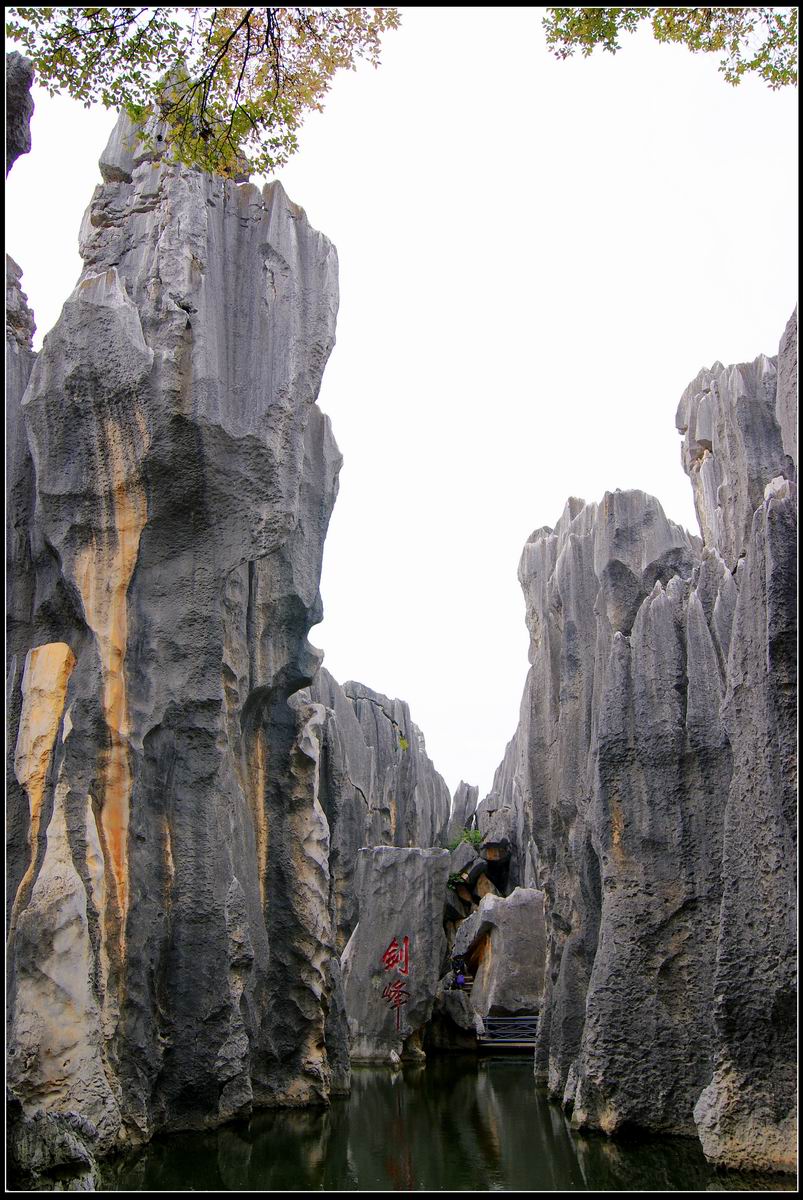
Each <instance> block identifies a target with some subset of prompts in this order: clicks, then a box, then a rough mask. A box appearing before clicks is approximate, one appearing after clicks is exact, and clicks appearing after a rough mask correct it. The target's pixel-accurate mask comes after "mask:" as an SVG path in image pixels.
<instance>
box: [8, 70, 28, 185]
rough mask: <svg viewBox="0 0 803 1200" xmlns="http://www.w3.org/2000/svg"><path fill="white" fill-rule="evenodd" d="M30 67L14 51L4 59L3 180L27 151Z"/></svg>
mask: <svg viewBox="0 0 803 1200" xmlns="http://www.w3.org/2000/svg"><path fill="white" fill-rule="evenodd" d="M32 84H33V65H32V63H31V61H30V59H27V58H23V56H22V55H21V54H19V53H18V52H17V51H16V50H12V51H11V53H10V54H7V55H6V178H8V173H9V171H10V170H11V168H12V167H13V166H14V163H15V162H16V161H17V159H18V158H19V156H20V155H21V154H29V153H30V149H31V117H32V116H33V96H32V95H31V86H32Z"/></svg>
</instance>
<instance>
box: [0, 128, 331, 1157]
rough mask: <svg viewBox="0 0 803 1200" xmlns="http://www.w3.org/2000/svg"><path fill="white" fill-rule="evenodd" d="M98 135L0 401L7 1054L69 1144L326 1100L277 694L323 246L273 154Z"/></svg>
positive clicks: (303, 722) (322, 321)
mask: <svg viewBox="0 0 803 1200" xmlns="http://www.w3.org/2000/svg"><path fill="white" fill-rule="evenodd" d="M119 142H120V139H119V138H118V139H117V141H115V139H114V138H113V139H112V142H111V143H110V147H109V148H107V152H106V154H105V155H104V163H105V171H104V175H105V178H107V179H109V180H110V182H107V183H105V184H104V185H102V186H99V187H98V188H96V190H95V194H94V197H93V199H92V202H91V204H90V207H89V209H88V211H87V214H86V217H85V219H84V223H83V226H82V230H81V239H80V244H81V253H82V256H83V259H84V264H85V265H84V270H83V274H82V277H81V279H80V281H79V283H78V285H77V287H76V288H75V290H74V292H73V294H72V295H71V296H70V298H69V299H68V300H67V302H66V303H65V305H64V308H63V311H62V315H61V317H60V319H59V321H58V322H57V324H56V326H55V327H54V329H53V330H52V331H51V332H50V333H49V334H48V336H47V338H46V340H45V345H44V348H43V350H42V351H41V353H40V354H39V355H38V357H37V358H36V362H35V364H33V370H32V371H31V370H30V365H29V366H28V373H30V379H29V380H28V379H27V376H26V373H25V371H22V370H21V371H19V372H18V375H19V387H18V388H17V391H18V392H19V394H18V395H17V394H16V393H15V396H14V399H13V401H12V411H13V415H12V417H11V418H10V424H11V425H12V426H13V430H12V431H13V434H14V445H15V449H14V453H13V454H12V456H11V457H10V459H9V468H10V478H9V487H10V494H11V495H12V496H13V497H14V502H13V504H12V509H11V511H10V514H9V515H10V520H11V521H12V537H11V538H10V539H9V545H10V558H9V562H10V565H11V572H10V573H11V592H12V597H13V603H12V609H13V648H12V649H13V653H12V660H11V670H10V674H9V686H10V694H11V717H12V719H11V747H12V754H14V751H16V753H15V756H14V758H13V760H12V763H11V767H10V770H11V773H12V779H13V783H14V787H15V788H16V789H17V792H16V793H15V797H14V798H13V801H12V804H11V808H10V820H11V825H12V830H11V835H10V849H11V854H10V865H11V871H10V876H11V879H10V887H11V888H12V891H11V894H10V902H12V903H13V901H14V897H15V896H17V895H18V896H19V899H18V901H17V903H16V906H15V907H14V924H13V927H12V930H11V935H10V940H9V949H8V957H9V982H10V987H9V1005H10V1010H11V1015H12V1021H11V1035H10V1044H9V1051H10V1059H9V1061H10V1069H9V1084H10V1086H11V1088H12V1090H13V1092H14V1094H15V1096H16V1097H17V1098H18V1099H19V1101H20V1102H21V1105H22V1113H23V1116H24V1118H25V1119H28V1118H32V1117H33V1115H34V1114H35V1113H36V1112H37V1111H38V1110H39V1109H44V1110H45V1112H46V1113H48V1114H50V1115H51V1116H52V1117H53V1118H54V1119H59V1120H61V1119H62V1118H63V1119H64V1120H66V1119H67V1117H66V1116H65V1114H67V1113H69V1112H77V1113H80V1114H81V1117H82V1118H85V1119H86V1123H85V1126H83V1127H82V1128H83V1133H82V1134H81V1137H82V1138H83V1139H84V1141H85V1142H86V1143H87V1144H88V1145H89V1146H90V1148H91V1149H92V1151H93V1152H96V1151H101V1152H104V1151H106V1150H108V1149H109V1148H111V1147H113V1146H115V1145H120V1144H123V1143H125V1142H132V1141H134V1142H136V1141H138V1140H142V1139H143V1138H147V1137H149V1136H151V1134H152V1133H153V1132H154V1131H155V1130H158V1129H178V1128H199V1127H203V1126H205V1125H210V1124H214V1123H216V1122H219V1121H221V1120H225V1119H228V1118H230V1117H232V1116H235V1115H239V1114H242V1113H247V1112H248V1111H249V1110H250V1109H251V1107H252V1106H254V1105H257V1104H303V1103H310V1102H323V1103H325V1102H327V1100H328V1096H329V1092H330V1084H331V1071H330V1067H329V1063H328V1061H327V1049H326V1046H327V1016H328V1013H329V1010H330V999H331V990H332V988H333V986H335V983H334V982H333V981H334V980H336V979H337V973H336V972H333V970H332V968H331V959H332V955H333V953H334V936H333V929H332V921H331V917H330V912H329V896H330V886H331V881H330V876H329V866H328V855H329V830H328V826H327V821H326V818H325V816H324V813H323V811H322V809H321V806H320V804H319V802H318V799H317V796H318V789H319V764H318V755H319V737H320V721H321V719H322V714H323V710H322V709H321V708H320V707H319V706H316V705H309V704H301V706H300V707H299V706H298V703H297V702H296V701H295V700H291V698H292V697H293V696H294V694H295V693H297V692H298V691H299V689H303V688H304V687H306V686H307V685H308V684H309V683H310V682H311V680H312V679H313V677H314V675H315V673H316V671H317V669H318V666H319V663H320V654H319V653H318V652H317V651H314V650H313V649H312V647H311V646H310V645H309V643H308V641H307V632H308V630H309V629H310V627H311V626H312V625H313V624H314V623H316V622H317V621H319V620H320V618H321V614H322V609H321V602H320V595H319V579H320V568H321V557H322V548H323V539H324V537H325V534H326V529H327V525H328V521H329V516H330V513H331V510H332V506H333V504H334V499H335V496H336V493H337V475H338V471H339V468H340V462H341V459H340V455H339V452H338V450H337V447H336V445H335V443H334V439H333V437H332V433H331V428H330V425H329V421H328V419H327V418H326V417H324V416H323V415H322V414H321V413H320V411H319V410H318V408H317V406H316V404H315V400H316V397H317V394H318V390H319V387H320V382H321V376H322V373H323V369H324V366H325V364H326V361H327V358H328V356H329V353H330V351H331V349H332V346H333V344H334V330H335V317H336V311H337V303H338V288H337V258H336V254H335V251H334V248H333V247H332V245H331V244H330V243H329V242H328V241H327V240H326V238H324V237H323V236H322V235H320V234H318V233H316V232H315V231H314V230H313V229H312V228H311V227H310V226H309V224H308V222H307V219H306V217H305V215H304V212H303V210H301V209H300V208H298V207H297V206H296V205H294V204H292V203H291V202H290V201H289V200H288V198H287V197H286V195H285V194H284V192H283V190H282V188H281V186H280V185H279V184H278V183H272V184H269V185H267V186H266V187H265V188H264V189H263V190H262V191H261V192H260V191H259V189H257V188H256V187H254V186H252V185H250V184H245V185H242V186H237V185H236V184H233V183H229V182H225V181H224V180H222V179H213V178H211V177H209V176H205V175H203V174H201V173H199V172H197V171H194V170H188V169H186V168H183V167H179V166H178V165H176V164H174V163H169V162H166V161H154V160H153V159H152V158H151V157H149V156H148V155H147V154H146V153H144V154H142V155H141V156H140V157H139V158H138V160H137V162H136V163H134V162H133V160H131V155H129V156H128V157H127V158H126V157H125V155H122V152H121V151H120V150H119V146H117V143H119ZM115 146H117V149H115ZM115 155H118V157H119V158H120V161H119V162H117V159H116V158H115ZM110 157H111V158H112V159H115V162H114V163H112V168H113V169H111V168H110V167H109V163H108V162H107V160H108V159H109V158H110ZM115 164H116V165H115ZM18 277H19V272H18V271H17V273H16V276H14V274H13V272H12V273H11V274H10V275H9V286H10V287H11V289H12V291H14V294H15V297H16V295H17V293H18ZM15 288H16V291H15ZM20 295H21V294H20ZM15 311H19V312H20V313H21V314H22V317H24V316H25V311H27V310H24V308H23V301H22V300H20V301H19V302H18V303H17V307H16V309H15ZM25 324H26V322H25V321H24V320H21V321H17V322H16V323H12V328H11V333H10V335H9V338H10V340H8V345H9V353H12V352H13V353H14V354H15V355H16V357H17V358H19V356H20V354H21V353H23V354H24V353H25V351H24V348H23V346H22V345H21V344H20V343H19V340H18V336H17V331H18V328H19V330H20V331H21V334H20V336H23V335H24V329H23V326H24V325H25ZM23 340H25V339H24V337H23ZM11 342H13V343H14V346H13V347H12V346H11ZM28 344H29V342H28ZM30 357H31V359H32V357H33V356H30ZM14 361H16V359H15V360H14ZM26 385H27V386H26ZM23 391H24V398H23V396H22V392H23ZM15 404H16V406H17V407H16V408H15V407H14V405H15ZM26 570H27V571H29V573H30V575H31V576H32V584H29V583H27V582H26V578H25V571H26ZM26 656H27V657H26ZM22 664H26V665H25V668H24V670H23V665H22ZM59 731H60V732H59ZM330 1042H331V1044H332V1045H333V1046H335V1043H334V1042H332V1040H331V1037H330ZM335 1050H336V1052H337V1054H338V1055H340V1058H339V1059H338V1066H337V1073H338V1080H339V1086H341V1088H342V1086H344V1085H345V1086H347V1082H348V1081H347V1067H346V1071H345V1074H344V1070H343V1064H342V1061H340V1059H342V1054H340V1048H339V1047H337V1046H335ZM344 1080H345V1084H344ZM48 1119H50V1118H48Z"/></svg>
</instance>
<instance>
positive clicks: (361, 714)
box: [309, 668, 450, 950]
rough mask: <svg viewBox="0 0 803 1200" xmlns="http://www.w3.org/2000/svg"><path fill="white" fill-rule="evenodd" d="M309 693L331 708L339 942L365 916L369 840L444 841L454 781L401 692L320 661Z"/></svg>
mask: <svg viewBox="0 0 803 1200" xmlns="http://www.w3.org/2000/svg"><path fill="white" fill-rule="evenodd" d="M309 694H310V696H311V697H312V698H313V699H314V700H315V701H316V702H318V703H319V704H322V705H324V706H325V708H326V718H325V721H324V725H323V731H322V738H323V752H322V761H321V785H320V797H321V803H322V805H323V808H324V810H325V812H326V815H327V818H328V820H329V825H330V829H331V840H332V844H331V859H330V864H331V875H332V887H333V903H334V915H335V922H336V939H337V945H338V949H339V950H342V949H343V947H344V946H345V944H346V942H347V941H348V939H349V937H350V936H351V934H352V932H353V930H354V927H355V926H356V924H357V922H358V921H359V919H360V918H359V891H358V888H357V882H356V879H355V869H356V864H357V854H358V852H359V850H360V848H361V847H363V846H380V845H385V846H421V847H430V846H440V845H441V844H442V841H443V838H444V834H445V830H446V823H447V821H448V818H449V804H450V798H449V789H448V787H447V785H446V782H445V781H444V779H443V778H442V777H441V776H440V775H439V774H438V772H437V771H436V770H435V767H434V765H433V763H432V761H431V760H430V758H429V756H428V755H427V752H426V745H425V742H424V737H423V734H422V733H421V731H420V730H419V728H418V727H417V726H416V725H415V724H414V723H413V721H412V719H411V717H410V709H409V707H408V705H407V704H405V703H404V702H403V701H401V700H390V699H389V698H388V697H387V696H383V695H381V694H380V693H379V692H374V691H372V690H371V689H370V688H367V687H365V686H364V685H363V684H360V683H346V684H344V685H343V686H342V687H341V685H340V684H338V683H337V681H336V680H335V679H334V678H333V677H332V676H331V675H330V674H329V672H328V671H326V669H325V668H322V669H321V670H320V671H319V673H318V675H317V676H316V677H315V680H314V682H313V684H312V687H311V688H310V693H309Z"/></svg>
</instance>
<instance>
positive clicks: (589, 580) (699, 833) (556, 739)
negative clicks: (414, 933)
mask: <svg viewBox="0 0 803 1200" xmlns="http://www.w3.org/2000/svg"><path fill="white" fill-rule="evenodd" d="M796 326H797V322H796V318H795V317H793V319H792V321H790V323H789V325H788V326H787V329H786V331H785V333H784V335H783V338H782V341H781V347H780V351H779V354H778V357H777V359H776V358H770V357H768V356H766V355H760V356H759V357H758V358H757V359H756V360H755V361H754V362H752V363H742V364H738V365H736V366H731V367H723V366H722V365H721V364H720V363H715V364H714V366H713V367H712V368H711V369H710V370H704V371H701V372H700V373H699V374H698V376H697V377H696V378H695V379H694V380H693V381H692V383H691V384H690V385H689V387H688V388H687V389H686V392H685V393H684V395H683V397H682V398H681V402H680V407H679V409H678V415H677V425H678V428H679V429H680V431H681V432H682V433H683V435H684V442H683V463H684V467H685V469H686V471H687V473H688V474H689V476H690V479H691V482H692V487H693V489H694V498H695V505H696V509H697V514H698V518H699V522H700V530H701V533H702V543H701V542H700V540H699V539H697V538H692V537H690V536H689V535H688V534H686V533H685V531H683V530H682V529H680V528H679V527H678V526H676V525H673V523H672V522H671V521H668V520H667V518H666V517H665V515H664V513H663V511H662V509H661V507H660V505H659V504H658V502H657V501H656V500H654V499H653V498H652V497H649V496H646V495H645V494H644V493H642V492H614V493H608V494H606V496H605V497H604V498H603V500H602V502H601V503H600V504H598V505H597V504H585V503H584V502H583V501H580V500H575V499H572V500H570V501H569V502H568V503H567V505H566V508H565V510H564V512H563V515H562V516H561V518H560V520H559V521H558V524H557V525H556V527H555V529H554V530H553V529H548V528H542V529H538V530H536V531H535V533H534V534H533V535H532V537H531V538H530V540H529V541H528V543H527V545H526V546H525V548H524V553H523V554H522V559H521V564H520V567H519V578H520V580H521V583H522V586H523V589H524V593H525V597H526V602H527V624H528V628H529V631H530V663H531V669H530V673H529V675H528V679H527V684H526V686H525V692H524V697H523V699H522V705H521V716H520V721H519V726H518V729H517V731H516V734H515V736H514V738H513V739H512V740H511V742H510V744H509V746H508V748H507V751H506V753H505V758H504V761H503V763H502V764H501V765H500V768H499V770H498V772H497V775H496V778H495V780H494V786H493V789H492V792H491V795H490V796H488V797H487V798H486V800H484V801H483V803H482V804H481V805H480V808H479V810H478V823H479V827H480V829H482V830H483V832H484V833H485V834H486V836H487V834H488V831H489V830H490V829H491V827H492V825H493V826H494V827H496V826H498V827H499V828H500V829H502V830H504V831H506V834H507V837H508V839H509V841H510V842H511V844H512V859H511V861H512V863H513V864H515V865H516V868H517V870H518V871H519V872H522V871H530V870H531V871H532V876H533V878H534V880H535V881H536V882H537V883H538V886H539V887H541V888H543V891H544V895H545V916H546V924H547V965H546V982H545V997H544V1009H543V1013H542V1017H541V1021H540V1023H539V1031H538V1040H537V1045H536V1052H535V1072H536V1077H537V1078H538V1079H540V1080H541V1081H543V1082H545V1083H546V1084H547V1085H548V1087H549V1090H550V1092H551V1094H552V1096H553V1097H554V1098H556V1099H558V1100H560V1101H561V1102H562V1103H563V1104H564V1106H565V1107H566V1109H567V1110H570V1111H571V1112H572V1120H573V1123H574V1124H575V1125H576V1126H578V1127H583V1128H594V1129H602V1130H604V1131H605V1132H608V1133H616V1132H618V1131H621V1130H622V1129H624V1128H626V1127H628V1126H632V1125H638V1126H641V1127H646V1128H648V1129H651V1130H654V1131H656V1132H667V1133H682V1134H693V1133H695V1132H696V1133H697V1134H698V1135H699V1137H700V1140H701V1143H702V1146H703V1149H704V1151H705V1153H706V1155H707V1156H708V1157H709V1158H710V1159H711V1160H712V1161H715V1162H717V1163H718V1164H721V1165H723V1166H727V1167H733V1168H738V1169H752V1170H755V1169H759V1170H772V1171H789V1170H792V1169H794V1161H795V1151H796V1145H795V1133H796V1108H795V1078H796V1067H795V1063H796V1044H795V1033H796V1030H795V1018H794V1014H795V1012H796V1005H797V988H796V925H795V919H794V914H795V911H796V891H797V880H796V852H795V851H796V844H797V826H796V813H795V795H796V786H797V745H796V737H795V721H796V687H797V679H796V646H797V624H796V600H797V595H796V576H795V569H796V530H797V493H796V483H795V480H796V478H797V458H796V455H797V398H796V379H797V353H796V349H797V338H796ZM533 851H534V852H533ZM530 862H532V866H531V867H530Z"/></svg>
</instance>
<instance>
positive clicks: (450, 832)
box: [446, 779, 480, 842]
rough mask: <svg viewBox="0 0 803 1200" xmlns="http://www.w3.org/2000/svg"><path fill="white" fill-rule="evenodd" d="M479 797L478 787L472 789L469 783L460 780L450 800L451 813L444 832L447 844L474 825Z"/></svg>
mask: <svg viewBox="0 0 803 1200" xmlns="http://www.w3.org/2000/svg"><path fill="white" fill-rule="evenodd" d="M479 795H480V789H479V788H478V787H473V786H472V785H471V784H470V783H464V781H463V780H462V779H461V780H460V783H459V784H458V785H457V791H456V792H455V794H454V797H453V799H452V811H451V815H450V817H449V826H448V828H447V830H446V840H447V842H452V841H454V839H455V838H457V837H460V834H461V833H462V832H463V830H464V829H472V828H473V827H474V826H475V825H476V817H475V815H474V814H475V813H476V811H477V801H478V800H479Z"/></svg>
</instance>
